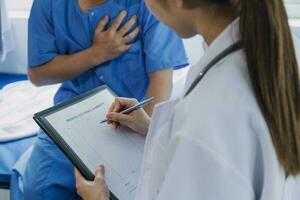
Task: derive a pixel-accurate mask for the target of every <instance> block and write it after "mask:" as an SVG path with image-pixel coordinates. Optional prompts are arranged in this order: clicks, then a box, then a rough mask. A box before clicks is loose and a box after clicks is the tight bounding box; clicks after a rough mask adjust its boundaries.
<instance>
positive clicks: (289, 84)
mask: <svg viewBox="0 0 300 200" xmlns="http://www.w3.org/2000/svg"><path fill="white" fill-rule="evenodd" d="M184 3H185V5H186V7H187V8H195V7H203V6H212V7H214V8H220V9H218V10H217V11H218V12H217V13H221V12H224V10H226V9H225V8H228V9H229V10H231V11H232V10H234V11H236V15H239V16H240V34H241V39H242V45H243V48H244V52H245V55H246V59H247V64H248V71H249V74H250V78H251V82H252V86H253V90H254V93H255V96H256V99H257V102H258V104H259V106H260V109H261V111H262V114H263V115H264V118H265V120H266V122H267V125H268V128H269V131H270V135H271V138H272V141H273V145H274V148H275V151H276V153H277V158H278V160H279V162H280V164H281V165H282V167H283V168H284V169H285V172H286V175H287V176H288V175H296V174H300V79H299V70H298V64H297V59H296V53H295V49H294V44H293V38H292V35H291V31H290V27H289V24H288V17H287V13H286V10H285V7H284V3H283V0H184ZM225 12H226V11H225ZM231 13H232V12H231ZM223 14H224V13H223ZM225 14H226V13H225Z"/></svg>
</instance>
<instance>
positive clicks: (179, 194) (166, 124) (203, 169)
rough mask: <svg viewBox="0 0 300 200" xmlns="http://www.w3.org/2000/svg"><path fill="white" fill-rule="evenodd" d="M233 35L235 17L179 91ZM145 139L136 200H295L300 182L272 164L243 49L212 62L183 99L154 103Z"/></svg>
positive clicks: (272, 153) (274, 159)
mask: <svg viewBox="0 0 300 200" xmlns="http://www.w3.org/2000/svg"><path fill="white" fill-rule="evenodd" d="M238 30H239V20H236V21H235V22H233V23H232V24H231V25H230V26H229V27H228V28H227V29H226V30H225V31H224V32H223V33H222V34H221V35H220V36H219V37H218V38H217V39H216V40H215V41H214V42H213V43H212V44H211V45H210V46H209V48H208V49H207V51H206V53H205V55H204V56H203V57H202V59H201V60H200V62H199V63H198V64H197V65H196V66H194V67H192V68H191V71H190V73H189V76H188V80H187V83H186V87H185V90H187V89H188V87H189V86H190V84H191V83H192V81H193V80H194V79H195V78H196V76H197V75H198V74H199V73H200V71H201V69H202V68H203V67H204V66H206V65H207V63H208V62H209V61H210V60H211V59H213V58H214V57H215V56H216V55H217V54H219V53H220V52H221V51H223V50H224V49H226V48H227V47H229V46H230V45H231V44H233V43H235V42H236V41H238V40H239V31H238ZM295 43H297V44H295V45H296V46H297V48H298V49H299V42H298V41H297V42H295ZM298 55H299V54H298ZM148 134H149V135H148V136H147V140H146V148H145V153H144V161H143V167H142V171H141V177H140V181H139V188H138V192H137V198H136V199H139V200H140V199H143V200H150V199H156V200H167V199H170V200H185V199H186V200H202V199H203V200H219V199H222V200H234V199H243V200H253V199H261V200H283V199H284V200H299V199H300V196H296V193H295V192H297V190H298V193H300V192H299V191H300V185H299V177H289V178H288V179H286V178H285V174H284V170H283V168H282V167H281V166H280V164H279V162H278V160H277V157H276V153H275V150H274V147H273V144H272V141H271V138H270V134H269V131H268V128H267V125H266V122H265V120H264V117H263V115H262V113H261V111H260V109H259V106H258V104H257V102H256V99H255V96H254V93H253V90H252V87H251V83H250V78H249V74H248V71H247V66H246V62H245V56H244V54H243V52H242V50H240V51H237V52H235V53H232V54H230V55H229V56H227V57H226V58H225V59H223V60H222V61H220V62H219V63H218V64H217V65H215V66H214V67H213V68H212V69H211V70H210V71H209V72H208V73H207V74H206V75H205V77H204V78H203V79H202V81H201V82H200V83H199V84H198V85H197V87H196V88H195V89H194V90H193V91H192V93H190V95H189V96H187V97H186V98H181V99H180V100H178V101H169V102H164V103H162V104H160V105H158V106H157V107H156V109H155V111H154V114H153V119H152V125H151V127H150V130H149V133H148ZM298 195H299V194H298Z"/></svg>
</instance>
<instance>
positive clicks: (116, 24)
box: [111, 10, 127, 31]
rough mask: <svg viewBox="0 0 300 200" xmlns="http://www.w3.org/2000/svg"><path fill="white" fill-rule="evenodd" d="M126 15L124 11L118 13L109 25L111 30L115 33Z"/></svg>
mask: <svg viewBox="0 0 300 200" xmlns="http://www.w3.org/2000/svg"><path fill="white" fill-rule="evenodd" d="M126 15H127V12H126V11H125V10H123V11H122V12H120V14H119V15H118V17H117V18H116V19H115V21H114V22H113V24H112V25H111V29H113V30H115V31H117V29H118V28H119V27H120V25H121V23H122V21H123V20H124V18H125V17H126Z"/></svg>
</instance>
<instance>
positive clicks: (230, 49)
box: [184, 41, 242, 97]
mask: <svg viewBox="0 0 300 200" xmlns="http://www.w3.org/2000/svg"><path fill="white" fill-rule="evenodd" d="M241 48H242V44H241V41H238V42H236V43H234V44H232V45H231V46H229V47H228V48H227V49H225V50H224V51H222V52H221V53H220V54H218V55H217V56H216V57H215V58H214V59H212V60H211V61H210V62H209V63H208V64H207V65H206V66H205V67H204V69H203V70H202V71H201V72H200V74H199V75H198V76H197V78H196V79H195V80H194V82H193V83H192V84H191V86H190V87H189V89H188V90H187V92H186V93H185V95H184V97H186V96H188V95H189V94H190V93H191V92H192V91H193V90H194V89H195V87H196V86H197V85H198V84H199V83H200V81H201V80H202V79H203V77H204V76H205V74H206V73H207V72H208V71H209V70H210V69H211V68H212V67H213V66H215V65H216V64H217V63H218V62H219V61H220V60H222V59H223V58H225V57H226V56H228V55H229V54H231V53H233V52H235V51H238V50H240V49H241Z"/></svg>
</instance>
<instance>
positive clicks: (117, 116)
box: [107, 112, 134, 128]
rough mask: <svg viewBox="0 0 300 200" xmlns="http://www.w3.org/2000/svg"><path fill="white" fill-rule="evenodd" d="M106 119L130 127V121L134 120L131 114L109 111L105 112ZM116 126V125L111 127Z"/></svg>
mask: <svg viewBox="0 0 300 200" xmlns="http://www.w3.org/2000/svg"><path fill="white" fill-rule="evenodd" d="M107 119H108V120H110V121H113V122H118V123H120V124H122V125H124V126H127V127H129V128H130V127H131V125H132V122H133V121H134V119H133V117H132V116H131V115H124V114H121V113H116V112H111V113H109V114H107ZM113 128H116V127H113Z"/></svg>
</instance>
